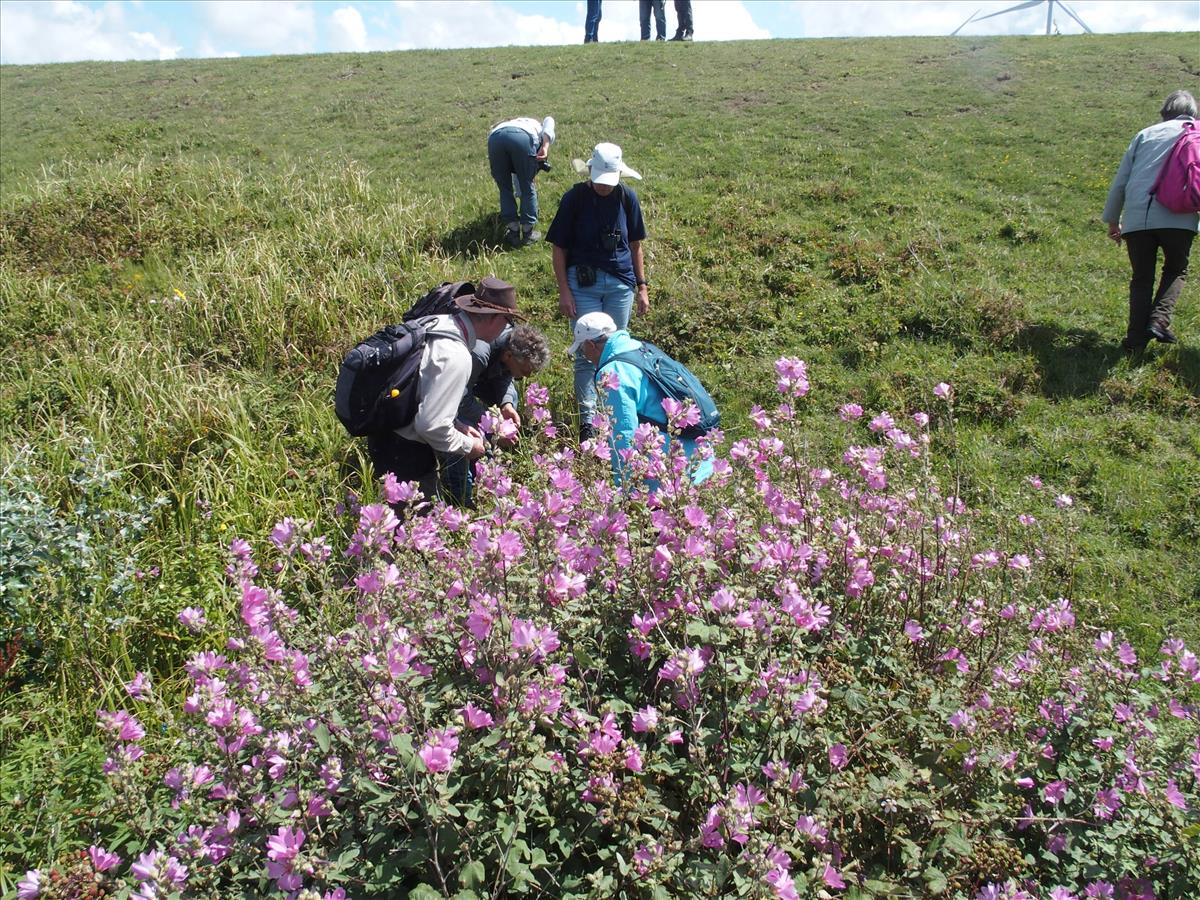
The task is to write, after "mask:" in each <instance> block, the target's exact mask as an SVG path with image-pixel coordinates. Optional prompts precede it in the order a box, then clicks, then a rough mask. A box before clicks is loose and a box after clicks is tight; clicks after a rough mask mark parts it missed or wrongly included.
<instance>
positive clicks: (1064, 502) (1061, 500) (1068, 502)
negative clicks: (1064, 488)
mask: <svg viewBox="0 0 1200 900" xmlns="http://www.w3.org/2000/svg"><path fill="white" fill-rule="evenodd" d="M1074 504H1075V501H1074V500H1073V499H1072V498H1071V495H1070V494H1059V495H1058V496H1057V497H1055V498H1054V505H1055V506H1057V507H1058V508H1059V509H1066V508H1067V507H1068V506H1073V505H1074Z"/></svg>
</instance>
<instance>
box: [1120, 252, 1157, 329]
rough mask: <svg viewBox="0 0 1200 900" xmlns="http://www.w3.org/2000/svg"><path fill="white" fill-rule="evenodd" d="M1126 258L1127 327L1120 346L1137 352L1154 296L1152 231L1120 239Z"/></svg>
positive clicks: (1154, 253)
mask: <svg viewBox="0 0 1200 900" xmlns="http://www.w3.org/2000/svg"><path fill="white" fill-rule="evenodd" d="M1122 237H1123V238H1124V239H1125V251H1126V252H1127V253H1128V254H1129V268H1130V269H1131V274H1130V278H1129V325H1128V327H1127V328H1126V330H1125V340H1123V341H1122V342H1121V346H1122V347H1124V348H1125V349H1126V350H1140V349H1142V348H1143V347H1145V346H1146V328H1147V327H1149V325H1150V305H1151V298H1152V296H1153V293H1154V269H1155V266H1156V265H1157V263H1158V241H1157V240H1156V239H1155V237H1154V233H1153V232H1152V231H1131V232H1128V233H1127V234H1124V235H1122Z"/></svg>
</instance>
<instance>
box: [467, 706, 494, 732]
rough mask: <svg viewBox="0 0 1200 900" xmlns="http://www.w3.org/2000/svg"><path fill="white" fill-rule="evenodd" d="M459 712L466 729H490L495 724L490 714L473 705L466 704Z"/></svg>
mask: <svg viewBox="0 0 1200 900" xmlns="http://www.w3.org/2000/svg"><path fill="white" fill-rule="evenodd" d="M461 712H462V717H463V721H464V722H466V723H467V727H468V728H491V727H492V726H493V725H494V724H496V723H495V720H494V719H493V718H492V714H491V713H489V712H487V711H485V710H482V709H480V708H479V707H478V706H476V705H475V704H474V703H468V704H467V705H466V706H464V707H463V708H462V710H461Z"/></svg>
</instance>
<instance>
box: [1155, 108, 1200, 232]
mask: <svg viewBox="0 0 1200 900" xmlns="http://www.w3.org/2000/svg"><path fill="white" fill-rule="evenodd" d="M1150 194H1151V196H1152V197H1154V199H1155V200H1157V201H1158V202H1159V203H1161V204H1162V205H1163V206H1165V207H1166V208H1167V209H1169V210H1170V211H1171V212H1174V213H1195V212H1200V128H1197V127H1196V123H1195V122H1184V123H1183V133H1182V134H1180V135H1179V138H1178V139H1177V140H1176V141H1175V146H1173V147H1172V148H1171V152H1170V153H1168V154H1167V161H1166V162H1164V163H1163V167H1162V168H1161V169H1160V170H1159V172H1158V178H1156V179H1155V181H1154V187H1152V188H1150Z"/></svg>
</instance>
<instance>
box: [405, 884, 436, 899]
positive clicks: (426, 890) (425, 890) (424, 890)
mask: <svg viewBox="0 0 1200 900" xmlns="http://www.w3.org/2000/svg"><path fill="white" fill-rule="evenodd" d="M408 900H443V897H442V892H441V891H439V890H435V889H434V888H433V887H432V886H431V885H428V884H424V883H421V884H418V885H417V886H416V887H415V888H413V889H412V890H411V891H409V892H408Z"/></svg>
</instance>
